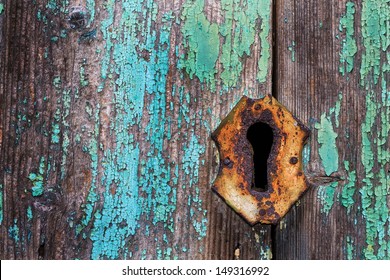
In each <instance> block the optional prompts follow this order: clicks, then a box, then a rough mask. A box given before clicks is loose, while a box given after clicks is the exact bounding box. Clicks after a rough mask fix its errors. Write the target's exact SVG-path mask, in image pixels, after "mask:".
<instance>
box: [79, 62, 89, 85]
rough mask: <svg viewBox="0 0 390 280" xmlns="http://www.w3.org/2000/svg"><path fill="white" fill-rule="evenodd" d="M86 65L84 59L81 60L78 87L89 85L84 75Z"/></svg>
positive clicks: (86, 76)
mask: <svg viewBox="0 0 390 280" xmlns="http://www.w3.org/2000/svg"><path fill="white" fill-rule="evenodd" d="M86 63H87V60H86V59H83V62H82V63H81V65H80V86H81V87H86V86H88V85H89V80H88V75H86V73H85V65H86Z"/></svg>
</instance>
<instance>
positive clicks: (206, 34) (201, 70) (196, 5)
mask: <svg viewBox="0 0 390 280" xmlns="http://www.w3.org/2000/svg"><path fill="white" fill-rule="evenodd" d="M203 9H204V0H195V1H187V2H186V3H185V4H184V5H183V13H182V16H181V19H182V20H183V21H184V23H183V27H182V33H183V36H184V42H183V43H184V44H185V45H186V46H187V47H188V51H187V53H186V57H185V58H183V59H182V60H181V61H179V68H184V69H185V70H186V72H187V74H188V75H189V76H190V78H191V79H192V78H193V76H194V75H195V76H197V77H198V78H199V80H200V82H201V83H203V82H204V83H206V84H207V85H209V86H210V87H211V90H215V75H216V74H217V69H216V67H215V66H216V61H217V59H218V54H219V48H220V46H219V35H218V25H217V24H215V23H210V22H209V20H208V19H207V18H206V16H205V14H204V13H203Z"/></svg>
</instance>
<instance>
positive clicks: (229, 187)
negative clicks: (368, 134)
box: [212, 95, 310, 225]
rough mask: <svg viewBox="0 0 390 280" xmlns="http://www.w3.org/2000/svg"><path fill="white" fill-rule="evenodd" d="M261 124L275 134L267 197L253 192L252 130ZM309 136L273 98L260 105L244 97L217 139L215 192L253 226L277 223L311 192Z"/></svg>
mask: <svg viewBox="0 0 390 280" xmlns="http://www.w3.org/2000/svg"><path fill="white" fill-rule="evenodd" d="M258 122H262V123H266V124H268V125H269V126H270V127H271V128H272V130H273V134H274V141H273V145H272V149H271V152H270V155H269V158H268V163H267V176H268V190H267V191H264V192H258V191H255V190H253V189H251V185H252V180H253V172H254V164H253V160H252V158H253V150H252V146H251V144H250V143H249V141H248V139H247V131H248V129H249V127H250V126H252V125H253V124H255V123H258ZM309 134H310V131H309V129H308V128H307V127H306V126H304V125H303V124H302V123H301V122H300V121H299V120H298V119H297V118H295V117H294V116H293V115H292V114H291V113H290V112H289V111H288V110H287V109H286V108H285V107H284V106H283V105H281V104H280V103H279V102H278V101H277V100H276V99H275V98H273V97H272V96H271V95H267V96H265V97H264V98H263V99H257V100H255V99H250V98H248V97H246V96H243V97H242V98H241V100H240V101H239V102H238V104H237V105H236V106H235V107H234V108H233V110H232V111H231V112H230V113H229V115H228V116H227V117H226V118H225V119H224V120H223V121H222V122H221V124H220V125H219V127H218V128H217V129H216V130H215V131H214V133H213V134H212V138H213V140H214V141H215V142H216V144H217V147H218V150H219V156H220V166H219V172H218V176H217V178H216V180H215V182H214V184H213V187H212V189H213V190H214V191H215V192H216V193H218V194H219V195H220V196H221V197H222V198H223V199H224V200H225V201H226V203H227V204H228V205H229V206H231V207H232V208H233V209H234V210H235V211H236V212H237V213H238V214H240V215H241V216H242V217H243V218H244V219H245V220H246V221H247V222H248V223H250V224H252V225H253V224H256V223H258V222H260V223H264V224H275V223H277V222H278V221H279V219H280V218H282V217H283V216H284V215H285V214H286V213H287V212H288V210H289V209H290V207H291V206H292V205H293V204H294V203H295V202H296V201H297V200H298V199H299V197H300V196H301V195H302V194H303V193H304V191H305V190H306V189H307V186H308V184H307V182H306V178H305V176H304V175H303V168H302V149H303V146H304V144H305V142H306V139H307V138H308V136H309Z"/></svg>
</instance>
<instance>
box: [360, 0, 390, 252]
mask: <svg viewBox="0 0 390 280" xmlns="http://www.w3.org/2000/svg"><path fill="white" fill-rule="evenodd" d="M389 18H390V6H389V1H382V0H365V1H363V2H362V18H361V30H362V42H363V46H364V52H363V54H362V64H361V67H360V75H361V85H362V86H363V87H364V88H365V90H366V114H365V117H364V121H363V123H362V125H361V130H362V153H361V162H362V164H363V166H364V176H363V178H364V179H363V186H362V188H361V189H360V191H359V192H360V195H361V208H362V213H363V217H364V218H365V221H366V245H367V246H366V247H365V248H364V250H363V254H364V257H365V258H366V259H390V241H388V240H386V236H388V235H389V234H390V226H389V223H390V216H389V212H390V210H389V206H388V205H387V199H388V196H389V194H390V174H389V172H388V170H387V168H386V165H387V164H388V163H389V162H390V151H389V150H388V145H387V141H388V137H389V132H390V122H389V121H390V91H389V89H388V85H387V82H386V77H387V76H388V74H389V66H388V64H389V53H388V50H387V49H388V47H389V45H390V40H389V39H388V38H389V36H390V30H389V25H388V19H389ZM384 54H386V56H385V55H384ZM378 82H380V83H378ZM378 85H379V86H381V92H375V90H374V89H375V88H378ZM375 97H376V98H375ZM377 100H380V101H381V102H377Z"/></svg>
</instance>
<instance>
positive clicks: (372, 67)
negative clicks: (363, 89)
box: [360, 0, 390, 84]
mask: <svg viewBox="0 0 390 280" xmlns="http://www.w3.org/2000/svg"><path fill="white" fill-rule="evenodd" d="M389 18H390V6H389V1H388V0H366V1H363V3H362V18H361V29H362V37H363V46H364V50H365V51H364V52H363V54H362V64H361V67H360V75H361V83H362V84H364V81H365V80H366V79H367V78H368V79H369V80H372V81H373V82H374V83H375V84H376V83H377V82H378V80H379V76H380V75H381V65H383V64H386V63H385V62H383V63H381V61H382V60H381V53H382V51H383V52H386V51H387V48H388V47H389V45H390V40H389V39H388V38H389V23H388V20H389ZM387 63H388V62H387Z"/></svg>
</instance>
